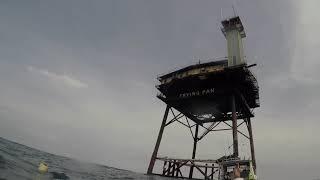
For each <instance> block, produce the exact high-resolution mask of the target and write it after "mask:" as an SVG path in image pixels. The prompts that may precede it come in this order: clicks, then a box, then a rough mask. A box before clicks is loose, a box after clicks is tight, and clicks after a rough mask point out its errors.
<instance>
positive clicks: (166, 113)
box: [147, 106, 170, 174]
mask: <svg viewBox="0 0 320 180" xmlns="http://www.w3.org/2000/svg"><path fill="white" fill-rule="evenodd" d="M169 109H170V107H169V106H167V107H166V111H165V113H164V116H163V120H162V124H161V127H160V131H159V134H158V139H157V142H156V145H155V147H154V150H153V153H152V156H151V160H150V163H149V167H148V171H147V174H152V171H153V167H154V164H155V162H156V158H157V155H158V150H159V146H160V142H161V139H162V134H163V130H164V127H165V125H166V121H167V118H168V113H169Z"/></svg>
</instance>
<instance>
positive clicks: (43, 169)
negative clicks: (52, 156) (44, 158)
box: [38, 162, 48, 174]
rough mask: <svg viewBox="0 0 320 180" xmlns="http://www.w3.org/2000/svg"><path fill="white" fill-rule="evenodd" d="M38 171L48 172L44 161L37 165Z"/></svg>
mask: <svg viewBox="0 0 320 180" xmlns="http://www.w3.org/2000/svg"><path fill="white" fill-rule="evenodd" d="M38 171H39V173H41V174H44V173H46V172H48V165H47V164H46V163H44V162H40V164H39V167H38Z"/></svg>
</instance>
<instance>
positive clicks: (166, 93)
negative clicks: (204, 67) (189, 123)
mask: <svg viewBox="0 0 320 180" xmlns="http://www.w3.org/2000/svg"><path fill="white" fill-rule="evenodd" d="M180 71H181V70H180ZM170 74H172V73H170ZM164 76H166V75H164ZM157 88H158V89H159V91H160V92H161V94H159V95H158V98H160V99H161V100H162V101H164V102H165V103H166V104H168V105H169V106H171V107H174V108H175V109H177V110H178V111H180V112H182V113H183V114H185V115H187V116H189V118H190V119H192V120H194V121H196V122H201V121H202V122H206V121H207V122H213V121H223V120H230V119H231V115H230V113H231V106H230V97H231V96H233V95H234V96H235V98H236V101H237V103H236V106H237V109H239V111H238V112H237V116H238V119H242V118H246V117H253V114H252V113H251V112H249V109H253V108H256V107H259V105H260V104H259V88H258V84H257V81H256V78H255V77H254V75H253V74H252V72H251V71H250V70H249V69H248V68H247V67H246V66H236V67H232V68H227V67H225V68H224V69H223V71H218V72H213V73H203V74H198V75H195V76H189V77H186V78H183V79H178V78H177V79H174V80H172V81H171V82H170V83H165V84H160V85H159V86H157ZM243 107H246V109H244V108H243Z"/></svg>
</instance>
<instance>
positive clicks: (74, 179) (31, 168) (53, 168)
mask: <svg viewBox="0 0 320 180" xmlns="http://www.w3.org/2000/svg"><path fill="white" fill-rule="evenodd" d="M41 161H44V162H46V163H47V164H48V165H49V171H48V173H46V174H40V173H38V165H39V163H40V162H41ZM20 179H21V180H22V179H23V180H49V179H50V180H51V179H70V180H82V179H83V180H98V179H99V180H102V179H108V180H109V179H110V180H111V179H118V180H121V179H139V180H140V179H141V180H168V179H172V178H164V177H159V176H148V175H144V174H139V173H135V172H132V171H127V170H122V169H117V168H112V167H107V166H103V165H98V164H93V163H86V162H81V161H78V160H75V159H71V158H67V157H63V156H58V155H54V154H50V153H47V152H43V151H40V150H37V149H33V148H31V147H28V146H25V145H21V144H18V143H15V142H12V141H8V140H6V139H3V138H1V137H0V180H20Z"/></svg>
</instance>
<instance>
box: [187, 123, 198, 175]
mask: <svg viewBox="0 0 320 180" xmlns="http://www.w3.org/2000/svg"><path fill="white" fill-rule="evenodd" d="M198 130H199V124H197V125H196V132H195V134H194V141H193V151H192V159H195V158H196V152H197V144H198ZM193 168H194V166H191V167H190V172H189V179H192V176H193Z"/></svg>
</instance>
